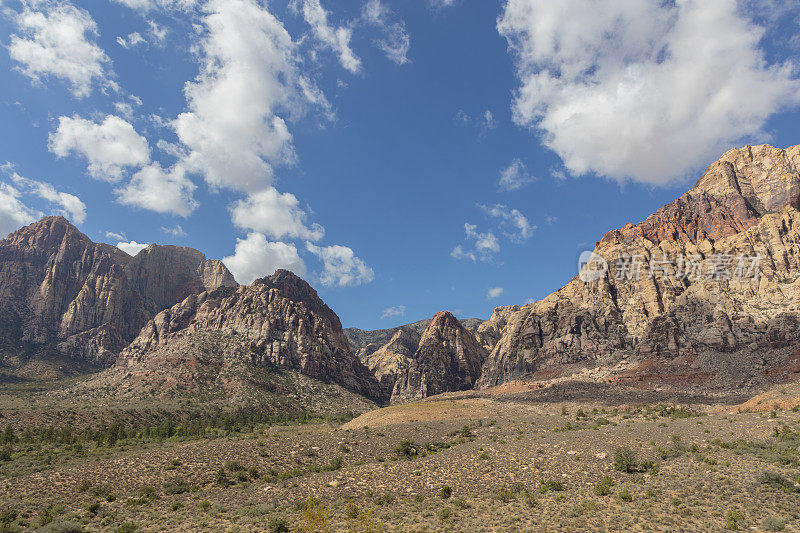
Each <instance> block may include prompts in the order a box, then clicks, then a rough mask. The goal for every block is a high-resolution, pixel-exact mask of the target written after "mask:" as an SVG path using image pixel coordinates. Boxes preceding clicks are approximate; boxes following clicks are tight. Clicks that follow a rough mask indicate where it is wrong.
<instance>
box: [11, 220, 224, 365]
mask: <svg viewBox="0 0 800 533" xmlns="http://www.w3.org/2000/svg"><path fill="white" fill-rule="evenodd" d="M235 284H236V283H235V281H234V279H233V276H232V275H231V274H230V272H228V270H227V269H226V268H225V266H224V265H223V264H222V263H221V262H220V261H215V260H207V259H206V258H205V256H204V255H203V254H202V253H200V252H198V251H197V250H193V249H191V248H181V247H177V246H157V245H151V246H149V247H148V248H147V249H145V250H143V251H142V252H140V253H139V254H138V255H137V256H136V257H131V256H129V255H128V254H126V253H124V252H122V251H121V250H119V249H117V248H116V247H113V246H110V245H108V244H102V243H95V242H92V241H91V240H90V239H89V238H88V237H86V236H85V235H84V234H82V233H81V232H80V231H78V229H77V228H75V227H74V226H73V225H71V224H70V223H69V222H68V221H67V220H66V219H64V218H62V217H47V218H44V219H42V220H40V221H38V222H36V223H34V224H31V225H30V226H27V227H25V228H22V229H20V230H18V231H17V232H15V233H12V234H11V235H9V236H8V237H6V238H5V239H3V240H1V241H0V361H1V362H2V365H3V366H5V367H7V369H9V370H10V371H11V372H12V373H13V372H15V370H14V369H17V370H18V369H20V368H21V367H23V366H24V365H26V364H27V362H29V360H31V358H32V357H34V356H36V355H39V356H41V355H43V354H47V355H66V356H68V357H70V358H75V359H78V360H81V361H87V362H91V363H95V364H100V365H108V364H111V363H113V360H114V358H115V356H116V354H117V353H119V352H120V351H121V350H122V349H123V348H124V347H125V346H127V345H128V343H129V342H130V341H131V340H133V338H134V337H136V335H137V334H138V333H139V330H140V329H141V328H142V326H143V325H144V324H145V323H146V322H147V320H148V319H150V318H152V317H153V316H154V315H155V314H156V313H157V312H158V311H160V310H161V309H163V308H164V307H169V306H171V305H174V304H175V303H177V302H178V301H181V300H183V299H184V298H186V296H188V295H190V294H196V293H198V292H201V291H205V290H213V289H216V288H218V287H222V286H233V285H235ZM34 358H35V357H34Z"/></svg>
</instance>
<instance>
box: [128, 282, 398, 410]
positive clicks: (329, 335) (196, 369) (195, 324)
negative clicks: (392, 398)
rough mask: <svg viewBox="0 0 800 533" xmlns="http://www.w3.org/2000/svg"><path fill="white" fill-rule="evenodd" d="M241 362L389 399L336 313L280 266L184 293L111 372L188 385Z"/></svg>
mask: <svg viewBox="0 0 800 533" xmlns="http://www.w3.org/2000/svg"><path fill="white" fill-rule="evenodd" d="M208 339H212V341H209V340H208ZM242 364H244V367H245V368H247V367H248V366H250V367H252V366H255V367H262V368H273V369H276V370H294V371H298V372H300V373H302V374H304V375H306V376H310V377H312V378H315V379H318V380H320V381H323V382H329V383H336V384H338V385H341V386H343V387H344V388H346V389H348V390H351V391H354V392H357V393H359V394H361V395H363V396H366V397H368V398H370V399H373V400H376V401H385V400H386V399H388V395H387V394H386V393H385V392H384V390H383V389H382V388H381V386H380V384H379V383H378V381H377V380H376V379H375V377H374V376H373V375H372V374H371V373H370V371H369V369H367V368H366V367H365V366H364V365H363V364H362V363H361V362H360V361H359V360H358V359H357V358H356V357H355V356H354V355H353V353H352V351H351V350H350V347H349V345H348V342H347V339H346V338H345V336H344V333H343V331H342V326H341V323H340V321H339V318H338V317H337V316H336V314H335V313H334V312H333V311H331V309H330V308H328V306H327V305H325V304H324V303H323V302H322V300H321V299H320V298H319V296H318V295H317V293H316V291H315V290H314V289H313V288H311V286H309V285H308V283H306V282H305V281H303V280H302V279H300V278H299V277H297V276H295V275H294V274H292V273H291V272H288V271H285V270H278V271H277V272H276V273H275V274H273V275H272V276H270V277H268V278H262V279H259V280H256V281H255V282H253V284H252V285H250V286H249V287H235V288H231V287H223V288H220V289H218V290H215V291H210V292H204V293H201V294H199V295H192V296H189V297H188V298H186V299H185V300H184V301H183V302H181V303H179V304H177V305H174V306H173V307H172V308H170V309H167V310H164V311H162V312H160V313H159V314H158V315H156V316H155V317H154V318H153V319H152V320H151V321H149V322H148V323H147V325H146V326H145V327H144V328H142V331H141V333H140V334H139V336H138V337H137V338H136V339H134V341H133V342H132V343H131V344H130V346H128V347H127V348H126V349H125V350H124V351H123V352H122V354H120V357H119V360H118V362H117V365H116V368H115V371H116V372H118V373H121V374H124V375H125V379H126V380H128V381H134V382H140V383H142V384H143V385H145V384H151V385H153V384H156V385H158V387H162V388H163V387H164V386H170V385H173V384H180V385H182V386H184V387H189V388H191V387H198V386H202V383H203V382H208V381H209V380H210V381H212V382H214V381H215V380H218V378H219V375H221V374H222V373H223V371H224V370H225V369H226V368H228V367H230V366H232V365H242ZM201 375H202V376H205V377H204V378H203V380H201V381H198V380H197V379H196V378H198V377H200V376H201Z"/></svg>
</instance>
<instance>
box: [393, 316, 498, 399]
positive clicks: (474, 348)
mask: <svg viewBox="0 0 800 533" xmlns="http://www.w3.org/2000/svg"><path fill="white" fill-rule="evenodd" d="M486 356H487V352H486V349H485V348H484V347H483V346H481V344H480V343H479V342H478V340H477V339H476V338H475V334H474V333H473V332H471V331H470V330H468V329H467V328H465V327H464V326H463V325H462V324H461V322H459V321H458V319H457V318H455V317H454V316H453V315H452V314H450V313H449V312H447V311H440V312H439V313H436V315H434V317H433V320H431V322H430V324H428V327H427V328H426V329H425V332H424V333H423V334H422V338H421V340H420V343H419V348H417V351H416V352H415V353H414V356H413V358H412V359H411V360H410V361H409V362H408V366H407V367H406V368H405V369H403V370H401V371H400V372H399V375H398V377H397V380H396V382H395V385H394V390H393V391H392V398H391V401H392V403H402V402H408V401H413V400H418V399H421V398H425V397H427V396H432V395H434V394H440V393H442V392H449V391H459V390H467V389H471V388H472V387H473V386H474V385H475V382H476V381H477V380H478V378H479V377H480V373H481V365H482V364H483V362H484V360H485V359H486Z"/></svg>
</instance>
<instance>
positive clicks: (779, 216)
mask: <svg viewBox="0 0 800 533" xmlns="http://www.w3.org/2000/svg"><path fill="white" fill-rule="evenodd" d="M798 170H800V147H792V148H789V149H787V150H780V149H777V148H773V147H771V146H766V145H763V146H753V147H750V146H748V147H745V148H742V149H737V150H731V151H729V152H727V153H726V154H725V155H724V156H723V157H722V158H721V159H720V160H719V161H718V162H716V163H714V164H713V165H711V166H710V167H709V168H708V170H707V171H706V172H705V173H704V174H703V175H702V177H701V178H700V179H699V180H698V182H697V183H696V185H695V186H694V187H693V188H692V189H691V190H689V191H688V192H687V193H686V194H684V195H683V196H681V197H680V198H679V199H677V200H675V201H674V202H672V203H670V204H668V205H666V206H664V207H663V208H661V209H659V210H658V211H657V212H656V213H654V214H653V215H651V216H650V217H649V218H647V220H645V221H644V222H642V223H641V224H638V225H633V224H628V225H627V226H625V227H623V228H622V229H620V230H616V231H610V232H608V233H607V234H606V235H605V236H604V237H603V238H602V240H601V241H600V242H599V243H598V245H597V247H596V248H595V250H594V252H595V254H597V256H599V257H602V258H604V259H605V261H606V262H607V264H608V271H607V272H605V274H604V275H602V277H600V278H599V279H597V280H595V281H588V282H587V281H582V280H581V279H580V278H579V277H575V278H573V279H572V281H570V282H569V283H568V284H567V285H566V286H565V287H563V288H562V289H560V290H558V291H556V292H555V293H553V294H551V295H550V296H548V297H546V298H545V299H543V300H541V301H538V302H536V303H533V304H528V305H525V306H523V307H522V308H520V309H519V310H518V311H517V312H515V313H513V315H511V316H510V317H508V318H507V324H506V325H505V327H504V329H503V332H502V336H501V338H500V339H499V341H498V342H497V344H496V345H495V346H494V348H493V350H492V353H491V355H490V356H489V358H488V359H487V361H486V363H485V365H484V367H483V371H482V375H481V378H480V380H479V382H478V384H477V387H478V388H486V387H490V386H493V385H497V384H501V383H503V382H506V381H509V380H515V379H534V380H549V379H553V378H566V377H569V376H572V377H576V376H579V377H581V378H582V379H592V380H600V381H625V382H629V383H633V384H637V385H640V386H646V387H665V388H673V389H681V390H730V389H734V388H754V387H760V386H763V385H764V384H767V383H770V382H775V381H782V380H788V379H792V378H793V377H796V376H797V375H798V374H797V372H798V371H800V351H798V348H800V328H798V326H799V325H800V292H799V291H800V282H798V272H799V271H800V212H798V206H799V205H798V199H799V198H800V174H798ZM753 257H759V258H760V261H758V262H759V265H758V269H757V273H758V275H757V276H748V275H745V276H743V277H742V276H738V275H736V269H737V266H740V265H738V263H739V261H740V260H743V261H744V262H745V263H746V264H745V265H744V267H745V268H744V269H749V268H750V267H752V266H753V264H754V262H753V261H751V260H750V259H749V258H753ZM620 258H627V259H622V260H620ZM651 261H652V262H651ZM722 263H724V264H725V266H724V268H721V266H720V265H721V264H722ZM634 264H635V265H637V266H635V267H634V268H633V270H636V269H639V270H640V272H639V275H638V276H635V275H633V274H634V272H633V271H632V269H631V265H634ZM724 272H728V273H730V275H724ZM745 274H747V272H745ZM487 329H488V326H487Z"/></svg>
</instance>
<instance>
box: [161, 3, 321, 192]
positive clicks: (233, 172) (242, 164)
mask: <svg viewBox="0 0 800 533" xmlns="http://www.w3.org/2000/svg"><path fill="white" fill-rule="evenodd" d="M204 10H205V12H206V15H205V17H204V19H203V21H204V25H205V28H206V30H207V32H206V34H205V36H204V37H203V39H202V41H201V43H200V49H201V52H202V59H201V67H200V73H199V74H198V76H197V78H196V80H195V81H194V82H190V83H187V85H186V87H185V93H186V99H187V102H188V106H189V111H187V112H185V113H182V114H181V115H179V116H178V118H177V120H176V121H175V122H174V128H175V131H176V133H177V135H178V138H179V139H180V141H181V142H182V143H183V144H184V145H185V146H186V148H187V155H186V156H185V159H184V164H185V165H186V166H187V170H190V171H193V172H200V173H202V174H203V176H204V177H205V179H206V181H207V182H208V184H209V185H211V186H212V187H230V188H233V189H237V190H242V191H247V192H255V191H260V190H263V189H264V187H266V186H269V185H270V184H271V183H272V178H273V167H274V166H275V165H280V164H287V163H291V162H293V161H294V159H295V154H294V149H293V147H292V136H291V134H290V133H289V130H288V128H287V125H286V122H285V121H284V119H283V118H282V117H280V116H279V115H278V113H281V112H286V113H299V112H300V111H301V110H302V107H303V105H302V104H303V103H304V102H307V101H308V98H309V96H313V98H314V99H315V102H312V103H319V101H320V95H321V93H320V92H319V91H318V90H317V91H314V90H311V89H310V88H313V84H312V83H311V82H310V81H308V80H306V79H304V78H303V77H302V76H301V75H300V73H299V72H298V58H297V56H296V45H295V43H294V42H293V41H292V38H291V36H290V35H289V33H288V32H287V31H286V30H285V29H284V27H283V25H282V24H281V23H280V22H279V21H278V20H277V19H276V18H275V17H274V16H273V15H272V14H271V13H270V12H269V11H268V10H267V9H266V8H262V7H261V6H260V5H259V4H258V3H256V2H255V1H254V0H210V1H209V2H208V3H207V4H206V6H205V8H204ZM301 84H302V86H301ZM303 87H305V89H304V88H303Z"/></svg>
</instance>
